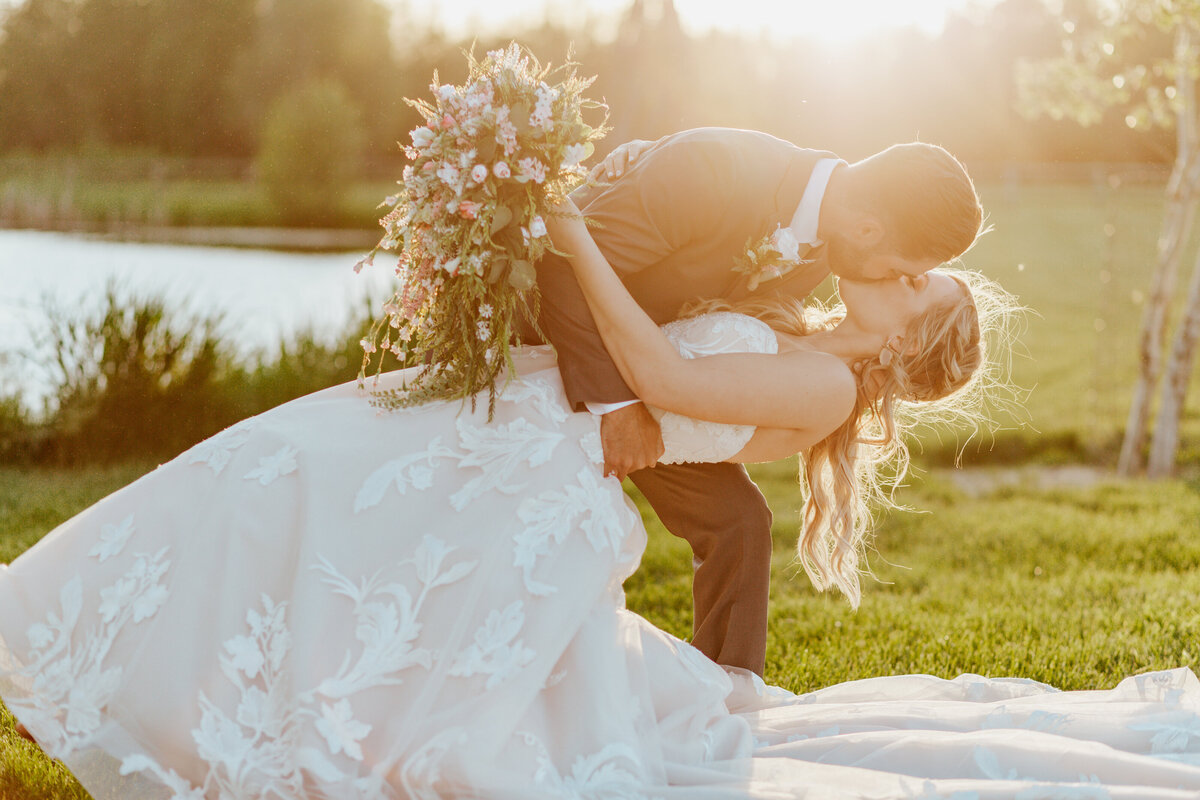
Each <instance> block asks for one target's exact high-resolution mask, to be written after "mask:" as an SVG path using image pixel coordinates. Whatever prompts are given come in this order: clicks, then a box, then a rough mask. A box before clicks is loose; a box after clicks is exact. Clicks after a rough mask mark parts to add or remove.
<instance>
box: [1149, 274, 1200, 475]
mask: <svg viewBox="0 0 1200 800" xmlns="http://www.w3.org/2000/svg"><path fill="white" fill-rule="evenodd" d="M1197 338H1200V253H1197V255H1196V262H1195V264H1194V265H1193V266H1192V279H1191V282H1190V286H1189V287H1188V298H1187V305H1186V307H1185V308H1184V312H1183V319H1182V321H1181V322H1180V323H1179V330H1178V332H1177V333H1176V335H1175V343H1174V345H1172V347H1171V358H1170V359H1169V360H1168V361H1167V374H1166V377H1165V378H1164V380H1163V386H1162V400H1161V401H1160V402H1159V405H1158V420H1157V421H1156V423H1155V426H1154V439H1153V441H1152V442H1151V443H1150V462H1149V466H1148V469H1147V472H1148V474H1149V475H1150V477H1151V478H1165V477H1167V476H1169V475H1170V474H1171V472H1172V471H1173V470H1174V468H1175V453H1176V451H1177V450H1178V449H1179V422H1180V420H1181V419H1182V417H1183V409H1184V405H1185V403H1186V402H1187V389H1188V383H1189V382H1190V379H1191V377H1192V369H1193V367H1194V365H1195V356H1196V340H1197Z"/></svg>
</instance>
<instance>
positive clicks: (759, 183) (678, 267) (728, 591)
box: [538, 128, 834, 674]
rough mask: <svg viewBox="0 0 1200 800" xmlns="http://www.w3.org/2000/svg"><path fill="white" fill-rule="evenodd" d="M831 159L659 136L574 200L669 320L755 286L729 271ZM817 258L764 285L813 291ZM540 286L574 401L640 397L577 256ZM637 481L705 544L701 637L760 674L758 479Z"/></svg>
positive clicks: (762, 526)
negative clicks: (621, 170) (608, 345)
mask: <svg viewBox="0 0 1200 800" xmlns="http://www.w3.org/2000/svg"><path fill="white" fill-rule="evenodd" d="M824 158H834V156H833V155H832V154H830V153H825V152H821V151H816V150H803V149H800V148H798V147H796V146H795V145H792V144H790V143H788V142H785V141H783V140H781V139H777V138H775V137H773V136H769V135H767V134H764V133H758V132H755V131H745V130H736V129H730V128H699V129H695V130H689V131H683V132H682V133H677V134H673V135H671V136H667V137H664V138H663V139H660V140H658V141H657V142H655V143H654V145H653V146H652V147H651V148H650V149H648V150H646V151H645V152H643V153H642V154H641V155H639V157H638V158H637V160H636V161H635V162H634V163H633V164H632V165H630V168H629V169H628V171H627V172H626V173H625V174H624V175H623V176H621V177H619V178H617V179H616V180H615V181H614V182H613V183H612V184H611V185H609V186H605V187H591V188H586V189H581V190H580V191H578V192H577V193H576V194H575V195H574V196H573V199H574V200H575V202H576V204H577V205H578V206H579V207H580V209H581V210H582V211H583V213H584V215H585V216H587V217H588V218H589V219H591V220H593V221H595V222H597V223H599V226H598V227H593V228H592V229H591V230H592V236H593V238H594V239H595V240H596V244H597V245H599V247H600V250H601V251H602V252H603V253H604V255H605V257H606V258H607V259H608V261H609V263H610V264H611V265H612V266H613V268H614V269H615V270H616V272H617V273H618V274H619V275H620V276H621V278H622V280H623V281H624V283H625V285H626V287H627V288H628V289H629V291H630V293H631V294H632V295H633V296H634V298H635V299H636V300H637V301H638V303H639V304H641V306H642V307H643V308H644V309H646V311H647V312H648V313H649V315H650V316H651V317H653V318H654V320H655V321H657V322H659V323H660V324H661V323H664V322H669V321H670V320H672V319H675V318H676V317H677V316H678V314H679V311H680V309H681V308H682V307H683V306H684V305H686V304H687V303H689V302H692V301H694V300H699V299H705V298H725V299H729V300H738V299H741V298H743V297H746V296H748V295H750V294H752V293H751V292H750V291H749V289H748V288H747V281H748V277H747V276H746V275H743V274H741V273H737V272H734V271H733V269H732V267H733V264H734V261H735V259H736V258H737V257H738V255H739V254H741V253H742V252H743V251H744V249H745V246H746V243H747V241H748V240H750V239H754V240H756V241H757V240H758V239H759V238H761V237H762V236H765V235H766V234H768V233H770V232H772V231H774V230H775V228H776V225H779V224H781V225H783V226H784V227H787V226H788V225H789V223H790V222H791V221H792V216H793V214H794V213H795V211H796V208H797V206H798V204H799V203H800V199H801V197H802V195H803V194H804V191H805V187H806V186H807V185H808V180H809V176H810V174H811V173H812V171H813V167H814V166H815V165H816V164H817V162H818V161H820V160H821V159H824ZM803 252H804V251H803V248H802V249H801V254H802V255H803ZM817 252H820V251H817ZM814 256H815V260H814V262H813V263H811V264H804V265H801V266H800V267H798V268H797V269H796V270H795V271H793V272H792V273H790V274H788V275H786V276H784V277H783V278H779V279H775V280H772V281H764V282H763V283H762V284H760V285H759V287H758V289H757V290H756V291H755V292H753V294H756V295H763V294H769V293H774V292H781V293H788V294H794V295H795V296H797V297H800V298H803V297H804V296H805V295H807V294H808V293H809V292H811V291H812V289H813V288H814V287H815V286H816V285H817V284H818V283H819V282H820V281H821V279H822V278H824V277H825V276H826V275H827V274H828V271H829V270H828V267H827V265H826V264H825V260H824V257H823V255H816V254H814ZM538 285H539V288H540V290H541V295H542V306H541V318H540V319H541V324H542V328H543V330H544V331H545V333H546V335H547V336H548V338H549V339H550V341H551V343H552V344H553V345H554V347H555V349H556V350H557V352H558V364H559V369H560V370H561V372H562V378H563V383H564V384H565V387H566V392H567V397H568V398H569V399H570V401H571V403H572V404H573V405H574V406H575V407H576V408H577V409H579V410H582V409H583V408H584V407H585V404H594V403H602V404H608V403H619V402H622V401H627V400H632V399H634V395H633V393H632V392H631V391H630V390H629V388H628V387H627V386H626V385H625V382H624V381H623V380H622V379H621V376H620V374H619V372H618V371H617V368H616V366H614V364H613V362H612V359H611V358H610V357H609V355H608V353H607V352H606V351H605V349H604V345H603V343H602V341H601V339H600V334H599V332H598V331H597V330H596V324H595V321H594V320H593V318H592V315H591V313H590V312H589V310H588V307H587V302H586V300H585V298H584V296H583V293H582V291H581V290H580V288H579V285H578V283H577V282H576V280H575V275H574V273H573V271H572V270H571V268H570V266H569V265H567V264H566V263H564V262H563V260H562V259H561V258H559V257H557V256H554V255H552V254H550V255H547V256H546V258H544V259H543V260H542V262H541V263H540V264H539V265H538ZM630 478H631V479H632V480H633V482H634V484H635V485H636V486H637V487H638V489H640V490H641V492H642V494H644V495H645V496H646V499H647V500H648V501H649V502H650V504H651V506H653V508H654V510H655V511H656V512H657V513H658V516H659V519H661V520H662V523H663V525H664V526H665V527H666V528H667V530H669V531H670V532H671V533H673V534H674V535H676V536H680V537H682V538H684V539H686V540H687V541H688V542H689V543H690V544H691V546H692V550H693V552H694V553H695V556H696V560H697V562H698V564H699V566H698V568H697V570H696V574H695V578H694V582H693V590H692V594H693V602H694V605H695V617H694V624H693V640H692V641H693V644H694V645H695V646H696V647H698V648H699V649H700V650H701V651H702V652H704V653H705V654H706V655H708V656H709V657H710V658H712V659H713V660H714V661H716V662H717V663H719V664H725V665H728V666H737V667H744V668H747V669H750V670H753V671H754V672H757V673H759V674H761V673H762V670H763V666H764V661H765V654H766V629H767V598H768V589H769V580H770V562H771V512H770V510H769V509H768V508H767V504H766V501H765V500H764V499H763V496H762V493H761V492H759V490H758V487H756V486H755V485H754V483H753V482H752V481H751V480H750V477H749V476H748V475H747V474H746V470H745V469H744V468H743V467H742V466H741V465H739V464H728V463H724V464H680V465H660V466H657V467H654V468H653V469H643V470H639V471H637V472H635V473H633V474H631V475H630Z"/></svg>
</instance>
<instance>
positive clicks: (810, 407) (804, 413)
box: [550, 200, 856, 435]
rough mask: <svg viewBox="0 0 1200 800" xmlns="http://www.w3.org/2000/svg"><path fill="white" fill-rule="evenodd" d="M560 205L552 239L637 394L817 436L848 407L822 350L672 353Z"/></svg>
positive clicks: (839, 367)
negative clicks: (687, 355) (695, 355)
mask: <svg viewBox="0 0 1200 800" xmlns="http://www.w3.org/2000/svg"><path fill="white" fill-rule="evenodd" d="M559 210H560V211H561V212H563V214H564V215H565V216H555V217H554V218H553V219H552V221H551V222H550V234H551V238H552V239H553V241H554V245H555V247H556V248H557V249H559V250H561V251H563V252H565V253H567V254H568V255H569V258H568V260H569V261H570V263H571V267H572V269H574V270H575V275H576V277H577V278H578V280H579V285H580V287H581V288H582V289H583V292H584V295H585V296H586V298H587V302H588V307H589V308H590V309H591V310H592V316H593V317H594V318H595V320H596V325H597V328H598V329H599V331H600V336H601V338H602V339H603V341H604V346H605V348H606V349H607V350H608V352H609V355H611V356H612V359H613V363H615V364H616V366H617V369H618V370H619V371H620V373H621V377H622V378H623V379H624V380H625V382H626V383H627V384H628V385H629V388H630V389H632V390H633V392H634V394H636V395H637V396H638V397H640V398H641V399H642V400H643V401H645V402H646V403H649V404H650V405H653V406H657V407H659V408H662V409H665V410H667V411H674V412H675V413H677V414H683V415H685V416H689V417H693V418H695V419H704V420H709V421H711V422H724V423H730V424H736V425H758V426H763V427H772V428H787V429H793V430H803V431H810V432H821V433H822V435H824V434H825V433H828V432H829V431H832V430H833V429H834V428H836V427H837V426H838V425H840V424H841V423H842V421H844V420H845V419H846V417H847V416H848V415H849V414H850V413H851V411H852V410H853V407H854V399H855V393H856V389H855V384H854V376H853V375H852V374H851V373H850V371H849V370H848V369H847V368H846V366H845V365H844V364H843V363H842V362H841V361H840V360H838V359H837V358H834V357H833V356H830V355H827V354H825V353H814V352H805V351H801V352H794V353H788V354H785V355H764V354H754V353H738V354H726V355H716V356H705V357H702V358H692V359H687V358H684V357H683V356H681V355H679V353H678V352H677V351H676V350H675V348H674V346H672V345H671V343H670V342H669V341H668V340H667V338H666V336H665V335H664V334H663V332H662V331H661V330H659V328H658V325H656V324H655V323H654V320H652V319H650V317H649V316H648V315H647V314H646V312H645V311H643V310H642V308H641V306H639V305H638V304H637V302H636V301H635V300H634V299H633V298H632V297H631V296H630V294H629V292H628V290H626V288H625V285H624V284H622V283H621V280H620V278H618V277H617V275H616V273H615V272H613V270H612V268H611V267H609V265H608V262H607V261H606V260H605V258H604V255H603V254H602V253H601V252H600V248H598V247H597V246H596V243H595V242H594V241H593V240H592V237H591V234H590V233H588V230H587V226H586V225H584V223H583V221H582V219H581V218H580V216H579V211H578V209H576V208H575V205H574V204H573V203H571V202H570V201H569V200H568V201H567V202H566V203H565V204H564V205H563V206H562V207H561V208H560V209H559Z"/></svg>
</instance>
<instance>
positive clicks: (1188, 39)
mask: <svg viewBox="0 0 1200 800" xmlns="http://www.w3.org/2000/svg"><path fill="white" fill-rule="evenodd" d="M1063 31H1064V37H1063V42H1062V44H1063V52H1062V54H1061V55H1060V56H1058V57H1056V58H1054V59H1051V60H1048V61H1042V62H1038V63H1024V64H1022V65H1020V67H1019V74H1018V80H1019V83H1020V85H1021V88H1022V90H1023V94H1022V105H1023V110H1024V111H1025V112H1026V113H1028V114H1031V115H1037V114H1046V115H1048V116H1050V117H1051V118H1054V119H1063V118H1065V119H1073V120H1075V121H1076V122H1078V123H1079V124H1081V125H1084V126H1087V125H1092V124H1096V123H1097V122H1099V121H1100V120H1101V119H1102V117H1103V115H1104V113H1105V112H1106V111H1111V110H1116V111H1118V113H1123V114H1124V116H1125V121H1126V124H1127V125H1128V126H1129V127H1130V128H1132V129H1134V130H1145V131H1151V130H1153V129H1155V128H1163V127H1167V128H1170V127H1173V128H1174V130H1175V147H1174V149H1175V152H1174V163H1173V166H1172V169H1171V175H1170V178H1169V179H1168V181H1167V188H1166V209H1165V213H1164V215H1163V220H1162V225H1161V228H1160V231H1159V237H1158V245H1157V264H1156V268H1155V273H1154V278H1153V280H1152V285H1151V289H1150V296H1149V298H1148V301H1147V304H1146V310H1145V314H1144V317H1143V321H1142V334H1141V343H1140V348H1139V366H1140V375H1139V378H1138V382H1137V385H1136V386H1135V389H1134V397H1133V402H1132V403H1131V404H1130V409H1129V417H1128V421H1127V423H1126V426H1125V439H1124V442H1123V443H1122V446H1121V456H1120V461H1119V463H1118V471H1119V472H1120V473H1121V474H1123V475H1129V474H1132V473H1134V472H1137V471H1139V470H1140V469H1141V463H1142V454H1143V451H1144V450H1145V446H1146V439H1147V432H1148V430H1149V425H1150V417H1151V414H1150V411H1151V405H1152V401H1153V396H1154V393H1155V392H1156V391H1157V392H1159V394H1160V399H1159V409H1158V416H1157V419H1156V420H1155V425H1154V433H1153V438H1152V440H1151V443H1150V453H1149V459H1148V463H1147V472H1148V474H1149V475H1150V476H1151V477H1165V476H1167V475H1169V474H1170V473H1171V472H1172V471H1173V468H1174V463H1175V455H1176V451H1177V450H1178V447H1179V424H1180V420H1181V418H1182V416H1183V409H1184V403H1185V401H1186V397H1187V387H1188V383H1189V379H1190V376H1191V372H1192V369H1193V365H1194V361H1195V351H1196V342H1197V339H1198V338H1200V252H1197V253H1196V254H1195V255H1194V256H1193V257H1194V259H1195V263H1194V265H1193V269H1192V275H1191V280H1190V285H1189V288H1188V294H1187V299H1186V301H1185V304H1184V310H1183V316H1182V319H1181V321H1180V322H1179V324H1178V325H1177V326H1176V328H1175V331H1174V340H1173V342H1172V343H1171V345H1170V349H1169V355H1168V350H1167V339H1168V334H1169V331H1170V325H1169V322H1170V311H1171V309H1170V306H1171V301H1172V299H1173V297H1174V294H1175V288H1176V277H1177V274H1178V272H1179V265H1180V263H1181V262H1182V261H1183V258H1184V256H1185V251H1186V250H1187V248H1188V241H1189V234H1190V233H1191V230H1192V225H1193V222H1194V221H1195V218H1196V210H1197V207H1198V206H1200V116H1198V105H1197V98H1196V80H1197V77H1200V0H1120V2H1105V3H1099V2H1095V0H1092V1H1091V2H1088V1H1087V0H1085V1H1084V2H1078V1H1077V2H1074V3H1068V4H1066V6H1065V7H1064V19H1063ZM1131 55H1132V56H1134V57H1131Z"/></svg>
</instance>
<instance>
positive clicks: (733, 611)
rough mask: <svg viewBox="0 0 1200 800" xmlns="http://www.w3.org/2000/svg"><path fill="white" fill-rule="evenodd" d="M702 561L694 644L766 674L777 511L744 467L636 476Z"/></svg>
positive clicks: (669, 468)
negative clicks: (773, 528)
mask: <svg viewBox="0 0 1200 800" xmlns="http://www.w3.org/2000/svg"><path fill="white" fill-rule="evenodd" d="M629 477H630V479H631V480H632V481H633V483H634V485H635V486H637V487H638V489H639V490H640V491H641V492H642V494H643V495H645V496H646V499H647V500H648V501H649V502H650V505H651V506H653V507H654V510H655V512H657V514H658V518H659V519H660V520H661V521H662V523H663V525H664V526H665V527H666V529H667V530H668V531H670V532H671V533H672V534H674V535H675V536H678V537H680V538H682V539H686V540H687V542H688V543H689V544H690V545H691V546H692V552H693V553H694V554H695V556H696V560H697V561H698V562H699V567H698V568H697V569H696V574H695V577H694V578H693V581H692V602H693V605H694V617H693V623H692V644H693V645H694V646H695V647H696V648H698V649H699V650H700V651H701V652H702V653H704V654H705V655H706V656H708V657H709V658H711V659H712V660H713V661H715V662H717V663H718V664H723V665H726V666H730V667H743V668H745V669H748V670H751V671H753V672H756V673H758V674H759V675H762V672H763V667H764V665H765V663H766V650H767V601H768V595H769V591H770V580H771V511H770V509H769V508H768V507H767V502H766V500H765V499H764V498H763V496H762V492H760V491H759V490H758V487H757V486H755V485H754V482H753V481H751V480H750V476H749V475H747V474H746V469H745V467H743V466H742V465H741V464H727V463H722V464H664V465H659V466H656V467H653V468H651V469H642V470H638V471H637V472H634V473H632V474H630V476H629Z"/></svg>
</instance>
